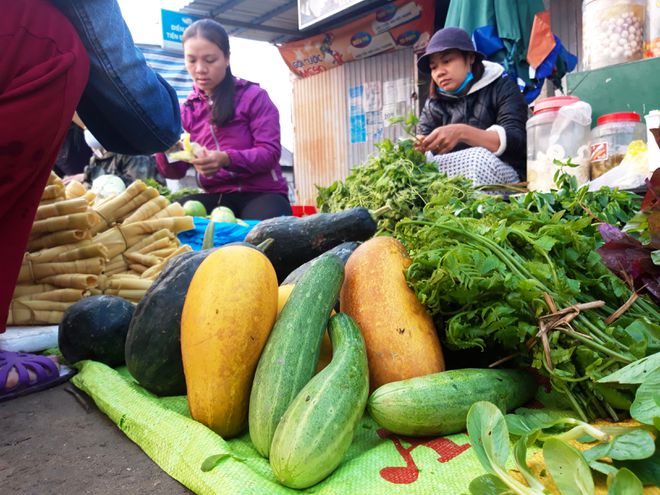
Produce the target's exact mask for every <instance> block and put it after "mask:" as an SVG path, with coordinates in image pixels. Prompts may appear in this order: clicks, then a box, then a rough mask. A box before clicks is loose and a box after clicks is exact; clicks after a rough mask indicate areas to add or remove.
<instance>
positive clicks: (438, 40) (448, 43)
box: [417, 27, 486, 74]
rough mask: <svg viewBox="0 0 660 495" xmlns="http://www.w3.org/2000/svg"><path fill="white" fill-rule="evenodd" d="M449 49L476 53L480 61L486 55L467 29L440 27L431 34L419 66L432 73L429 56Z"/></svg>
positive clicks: (424, 71) (422, 70)
mask: <svg viewBox="0 0 660 495" xmlns="http://www.w3.org/2000/svg"><path fill="white" fill-rule="evenodd" d="M447 50H460V51H462V52H468V53H474V54H475V56H476V59H477V60H478V61H481V60H483V59H484V58H486V56H485V55H484V54H483V53H481V52H478V51H477V50H476V49H475V48H474V45H473V44H472V39H470V35H469V34H468V33H467V31H465V30H463V29H461V28H457V27H447V28H444V29H440V30H438V31H436V32H435V34H434V35H433V36H431V40H430V41H429V44H428V45H426V50H425V51H424V55H422V56H421V57H420V58H419V60H418V61H417V68H418V69H419V70H420V72H423V73H425V74H430V73H431V68H430V67H429V57H430V56H431V55H432V54H434V53H440V52H445V51H447Z"/></svg>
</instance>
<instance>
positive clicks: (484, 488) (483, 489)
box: [470, 474, 516, 495]
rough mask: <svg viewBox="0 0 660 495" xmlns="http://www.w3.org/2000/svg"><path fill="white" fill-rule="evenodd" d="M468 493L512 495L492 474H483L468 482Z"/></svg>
mask: <svg viewBox="0 0 660 495" xmlns="http://www.w3.org/2000/svg"><path fill="white" fill-rule="evenodd" d="M470 493H471V494H473V495H512V494H514V493H516V492H514V491H511V490H510V489H509V487H508V486H506V485H505V484H504V483H503V482H502V481H500V479H499V478H498V477H497V476H495V475H494V474H484V475H482V476H479V477H478V478H475V479H473V480H472V481H471V482H470Z"/></svg>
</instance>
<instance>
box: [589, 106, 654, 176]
mask: <svg viewBox="0 0 660 495" xmlns="http://www.w3.org/2000/svg"><path fill="white" fill-rule="evenodd" d="M596 123H597V125H596V127H594V128H593V129H592V131H591V178H592V179H595V178H597V177H600V176H601V175H603V174H604V173H605V172H607V171H608V170H611V169H612V168H614V167H616V166H617V165H618V164H619V163H621V161H622V160H623V157H624V156H625V154H626V150H627V149H628V145H629V144H630V143H631V142H633V141H636V140H638V139H640V140H642V141H644V142H646V126H645V125H644V124H643V123H642V119H641V116H640V115H639V114H638V113H636V112H616V113H608V114H606V115H601V116H600V117H598V120H597V121H596Z"/></svg>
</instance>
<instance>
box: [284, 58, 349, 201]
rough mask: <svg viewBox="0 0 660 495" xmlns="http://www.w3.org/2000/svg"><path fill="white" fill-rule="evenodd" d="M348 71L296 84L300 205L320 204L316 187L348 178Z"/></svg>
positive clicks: (338, 70)
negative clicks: (346, 79)
mask: <svg viewBox="0 0 660 495" xmlns="http://www.w3.org/2000/svg"><path fill="white" fill-rule="evenodd" d="M344 68H345V66H341V67H337V68H336V69H333V70H329V71H326V72H322V73H321V74H317V75H315V76H312V77H307V78H305V79H295V80H294V82H293V113H292V119H293V132H294V145H293V148H294V166H293V170H294V175H295V182H296V197H297V201H298V203H299V204H316V187H315V185H316V184H318V185H322V186H328V185H330V184H331V183H332V182H334V181H335V180H337V179H343V178H345V177H346V175H347V174H348V167H347V165H346V150H347V147H348V118H347V109H346V84H345V83H344V78H345V75H344V74H345V69H344Z"/></svg>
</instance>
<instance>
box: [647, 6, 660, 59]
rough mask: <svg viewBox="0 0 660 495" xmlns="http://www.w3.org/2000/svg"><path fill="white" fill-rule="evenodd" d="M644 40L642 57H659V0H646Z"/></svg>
mask: <svg viewBox="0 0 660 495" xmlns="http://www.w3.org/2000/svg"><path fill="white" fill-rule="evenodd" d="M645 39H646V43H645V46H644V48H645V49H644V57H646V58H653V57H660V0H648V6H647V7H646V38H645Z"/></svg>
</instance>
